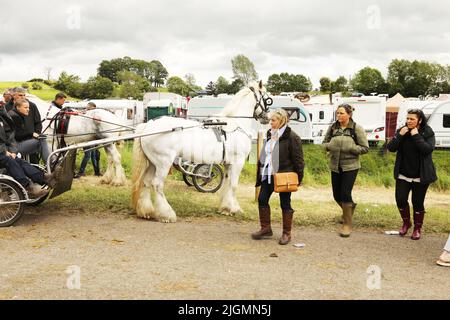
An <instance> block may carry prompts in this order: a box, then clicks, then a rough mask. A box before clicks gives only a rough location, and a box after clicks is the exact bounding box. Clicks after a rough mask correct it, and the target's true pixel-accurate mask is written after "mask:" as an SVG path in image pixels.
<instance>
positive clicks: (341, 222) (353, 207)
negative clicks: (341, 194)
mask: <svg viewBox="0 0 450 320" xmlns="http://www.w3.org/2000/svg"><path fill="white" fill-rule="evenodd" d="M339 207H341V209H342V202H339ZM355 208H356V203H353V205H352V216H353V215H354V214H355ZM339 223H340V224H343V223H344V215H342V216H341V219H340V220H339Z"/></svg>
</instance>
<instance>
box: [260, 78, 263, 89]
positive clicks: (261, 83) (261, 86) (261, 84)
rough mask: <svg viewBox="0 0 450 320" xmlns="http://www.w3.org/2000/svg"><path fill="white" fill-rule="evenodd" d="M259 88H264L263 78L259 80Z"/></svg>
mask: <svg viewBox="0 0 450 320" xmlns="http://www.w3.org/2000/svg"><path fill="white" fill-rule="evenodd" d="M259 88H260V89H262V88H263V82H262V80H259Z"/></svg>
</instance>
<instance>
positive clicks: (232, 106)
mask: <svg viewBox="0 0 450 320" xmlns="http://www.w3.org/2000/svg"><path fill="white" fill-rule="evenodd" d="M250 92H251V91H250V89H249V88H247V87H245V88H243V89H242V90H240V91H239V92H238V93H236V94H235V96H234V97H233V99H231V101H230V102H228V103H227V104H226V106H225V107H224V108H223V110H222V111H221V112H220V115H221V116H232V115H233V114H234V113H235V112H236V106H237V105H239V104H240V103H241V100H242V99H244V98H245V97H246V96H247V95H248V94H249V93H250Z"/></svg>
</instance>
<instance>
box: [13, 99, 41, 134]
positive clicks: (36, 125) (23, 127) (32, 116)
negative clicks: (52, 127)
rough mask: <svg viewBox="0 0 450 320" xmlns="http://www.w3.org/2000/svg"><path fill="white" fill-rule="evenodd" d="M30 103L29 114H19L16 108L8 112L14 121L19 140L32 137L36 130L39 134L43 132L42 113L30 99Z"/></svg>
mask: <svg viewBox="0 0 450 320" xmlns="http://www.w3.org/2000/svg"><path fill="white" fill-rule="evenodd" d="M27 101H28V100H27ZM28 103H29V104H30V113H29V114H28V116H23V115H21V114H19V113H18V112H17V110H16V109H15V108H14V109H12V110H11V111H9V112H8V114H9V116H10V117H11V118H12V119H13V121H14V125H15V130H16V135H15V137H16V140H17V141H18V142H21V141H24V140H28V139H31V138H32V137H33V133H34V132H35V133H37V134H40V133H41V132H42V121H41V114H40V113H39V110H38V108H37V106H36V105H35V104H34V103H33V102H31V101H28Z"/></svg>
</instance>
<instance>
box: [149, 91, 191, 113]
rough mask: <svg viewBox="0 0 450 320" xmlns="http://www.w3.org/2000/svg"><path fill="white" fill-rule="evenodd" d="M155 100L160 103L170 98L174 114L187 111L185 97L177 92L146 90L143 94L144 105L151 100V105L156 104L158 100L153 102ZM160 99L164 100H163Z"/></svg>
mask: <svg viewBox="0 0 450 320" xmlns="http://www.w3.org/2000/svg"><path fill="white" fill-rule="evenodd" d="M156 100H160V101H161V104H163V103H166V101H167V100H170V101H171V102H172V105H173V108H174V109H175V115H176V116H185V115H186V113H187V104H188V102H187V99H186V97H183V96H180V95H179V94H176V93H171V92H148V93H146V94H144V99H143V103H144V106H146V107H148V106H149V102H150V101H153V102H152V105H157V104H158V102H154V101H156ZM162 100H164V102H163V101H162Z"/></svg>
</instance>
